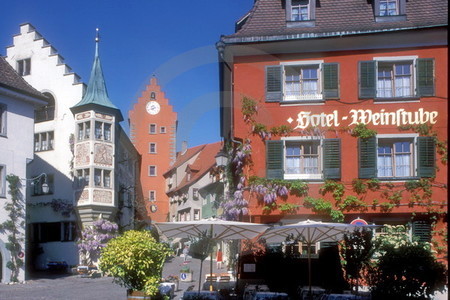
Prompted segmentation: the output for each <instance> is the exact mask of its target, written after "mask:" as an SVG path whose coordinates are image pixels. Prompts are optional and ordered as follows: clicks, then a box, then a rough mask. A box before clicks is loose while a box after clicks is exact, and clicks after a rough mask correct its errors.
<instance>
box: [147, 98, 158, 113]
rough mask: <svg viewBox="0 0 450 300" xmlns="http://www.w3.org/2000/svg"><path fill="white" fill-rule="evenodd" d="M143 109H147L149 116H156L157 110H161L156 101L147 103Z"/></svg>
mask: <svg viewBox="0 0 450 300" xmlns="http://www.w3.org/2000/svg"><path fill="white" fill-rule="evenodd" d="M145 108H146V109H147V112H148V113H149V114H151V115H156V114H157V113H159V110H160V109H161V107H160V106H159V103H158V102H156V101H150V102H148V103H147V105H146V106H145Z"/></svg>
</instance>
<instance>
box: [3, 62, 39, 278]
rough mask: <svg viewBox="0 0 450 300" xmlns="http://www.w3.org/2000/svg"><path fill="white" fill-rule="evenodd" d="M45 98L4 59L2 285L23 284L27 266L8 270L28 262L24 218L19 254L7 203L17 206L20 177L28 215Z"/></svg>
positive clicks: (18, 236)
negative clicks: (39, 111) (30, 168)
mask: <svg viewBox="0 0 450 300" xmlns="http://www.w3.org/2000/svg"><path fill="white" fill-rule="evenodd" d="M46 104H47V102H46V100H45V97H44V96H43V95H42V94H40V93H39V92H38V91H36V90H35V89H33V88H32V87H31V86H29V85H28V84H27V83H26V82H25V81H24V80H23V79H22V78H21V77H20V76H19V75H18V74H17V73H16V72H15V71H14V69H13V68H11V66H10V65H9V64H8V63H7V62H6V61H5V60H4V59H3V58H2V57H0V203H1V204H0V228H1V230H0V282H1V283H8V282H10V281H23V280H24V279H25V272H24V271H25V269H24V266H20V267H18V268H17V269H16V270H15V271H14V270H11V268H8V267H7V265H8V263H10V262H13V261H15V259H16V258H18V259H20V260H22V261H24V262H25V263H26V262H27V260H28V256H27V255H25V253H26V252H27V249H26V245H25V239H24V238H25V226H23V224H22V222H23V221H25V220H24V218H22V217H21V216H19V218H18V219H17V220H16V222H14V223H15V224H14V225H13V226H14V227H15V228H16V229H17V230H18V233H17V234H16V235H15V239H16V240H17V242H18V244H19V249H18V251H17V253H14V251H10V250H9V249H8V247H7V244H8V243H10V238H11V237H12V228H8V226H7V225H6V224H5V222H7V221H11V217H10V216H9V213H10V211H8V210H7V209H6V205H7V204H12V203H13V199H12V197H13V195H12V194H11V187H10V182H9V180H8V179H7V178H9V176H17V177H18V179H19V181H18V186H17V187H18V188H19V193H17V195H16V197H17V199H15V201H16V203H17V204H18V205H19V206H21V208H22V209H20V211H21V212H22V213H25V209H26V206H25V205H24V204H25V196H24V195H26V194H27V186H29V185H27V180H26V179H27V178H29V177H28V176H29V174H27V164H28V163H29V162H30V161H32V159H33V131H34V130H33V127H34V110H35V108H38V107H40V106H44V105H46Z"/></svg>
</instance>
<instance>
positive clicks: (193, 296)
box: [183, 291, 219, 300]
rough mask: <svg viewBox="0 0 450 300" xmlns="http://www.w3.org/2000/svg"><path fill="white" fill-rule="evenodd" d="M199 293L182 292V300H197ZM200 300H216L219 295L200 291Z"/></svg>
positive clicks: (214, 292)
mask: <svg viewBox="0 0 450 300" xmlns="http://www.w3.org/2000/svg"><path fill="white" fill-rule="evenodd" d="M198 296H199V293H198V292H196V291H189V292H184V294H183V300H186V299H198V298H197V297H198ZM200 299H208V300H218V299H219V294H218V293H217V292H216V291H213V292H210V291H200Z"/></svg>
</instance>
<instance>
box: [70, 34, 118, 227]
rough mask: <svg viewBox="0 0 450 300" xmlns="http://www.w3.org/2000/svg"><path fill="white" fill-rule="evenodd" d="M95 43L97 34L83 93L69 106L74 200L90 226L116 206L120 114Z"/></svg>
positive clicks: (112, 211) (81, 217) (106, 215)
mask: <svg viewBox="0 0 450 300" xmlns="http://www.w3.org/2000/svg"><path fill="white" fill-rule="evenodd" d="M98 43H99V39H98V35H97V38H96V43H95V57H94V64H93V66H92V70H91V77H90V79H89V83H88V87H87V90H86V93H85V94H84V96H83V98H82V99H81V101H80V102H78V103H77V104H75V105H74V106H73V107H71V111H72V113H73V114H74V117H75V143H74V151H75V159H74V173H75V200H76V203H77V205H76V209H77V213H78V215H79V217H80V219H81V222H82V224H83V225H84V226H85V225H91V224H92V222H93V221H95V220H97V219H98V217H99V216H100V215H101V216H102V217H103V218H105V219H108V218H110V217H111V216H112V215H114V214H115V213H116V211H117V207H118V203H117V202H118V201H117V199H116V198H117V197H116V196H115V195H116V192H115V191H116V190H117V188H118V187H117V186H116V184H115V182H116V180H117V174H115V173H116V172H115V168H114V166H115V158H116V155H115V154H116V153H117V152H118V149H116V147H117V144H118V143H117V140H118V138H119V136H118V135H119V131H120V129H119V128H120V125H119V122H120V121H122V120H123V116H122V113H121V112H120V110H119V109H118V108H117V107H116V106H115V105H114V104H113V103H112V102H111V100H110V99H109V96H108V92H107V90H106V84H105V80H104V77H103V71H102V67H101V64H100V57H99V53H98ZM117 181H118V180H117Z"/></svg>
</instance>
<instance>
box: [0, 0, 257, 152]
mask: <svg viewBox="0 0 450 300" xmlns="http://www.w3.org/2000/svg"><path fill="white" fill-rule="evenodd" d="M252 5H253V0H193V1H185V0H184V1H183V0H173V1H165V0H77V1H73V0H71V1H67V0H20V1H8V4H3V9H4V12H7V13H3V14H2V17H1V18H0V55H5V54H6V47H7V46H9V45H11V44H12V37H13V35H14V34H18V33H19V25H20V24H22V23H31V24H32V25H33V26H34V27H35V28H36V30H37V31H38V32H39V33H41V34H42V35H43V36H44V37H45V38H46V39H47V40H48V41H49V42H50V43H51V44H52V45H53V46H54V47H55V48H56V49H57V50H58V53H59V54H61V55H62V56H63V57H64V58H65V62H66V63H67V64H68V65H69V66H70V67H71V68H72V70H73V71H74V72H75V73H77V74H78V75H80V76H81V78H82V80H83V82H85V83H87V82H88V80H89V73H90V69H91V66H92V62H93V57H94V38H95V28H97V27H98V28H99V29H100V36H101V43H100V58H101V61H102V67H103V72H104V75H105V80H106V84H107V88H108V93H109V96H110V99H111V100H112V101H113V102H114V104H115V105H117V106H118V107H119V108H120V109H121V110H122V113H123V115H124V117H125V116H128V110H129V109H131V108H132V104H133V103H134V102H135V101H136V99H137V97H138V96H139V95H140V93H141V91H142V90H143V89H144V87H145V85H146V84H147V83H148V80H149V78H150V76H152V74H155V75H156V76H157V77H158V80H159V84H160V85H161V86H162V88H163V90H164V92H165V93H166V96H167V98H168V99H169V101H170V103H171V104H172V105H173V106H174V109H175V111H176V112H177V113H178V123H179V126H178V127H179V128H178V137H177V138H178V140H177V145H178V149H179V145H180V144H181V142H182V141H183V140H187V141H188V144H189V147H192V146H196V145H200V144H204V143H211V142H215V141H218V140H220V133H219V109H218V107H219V81H218V79H219V74H218V65H217V51H216V49H215V46H214V45H215V43H216V42H217V41H218V40H219V38H220V35H222V34H223V35H228V34H231V33H233V32H234V23H235V21H237V20H238V19H239V18H240V17H242V16H243V15H244V14H245V13H247V12H248V11H249V10H250V9H251V7H252ZM122 126H123V127H124V128H125V129H126V131H127V132H128V122H127V121H124V122H122Z"/></svg>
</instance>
